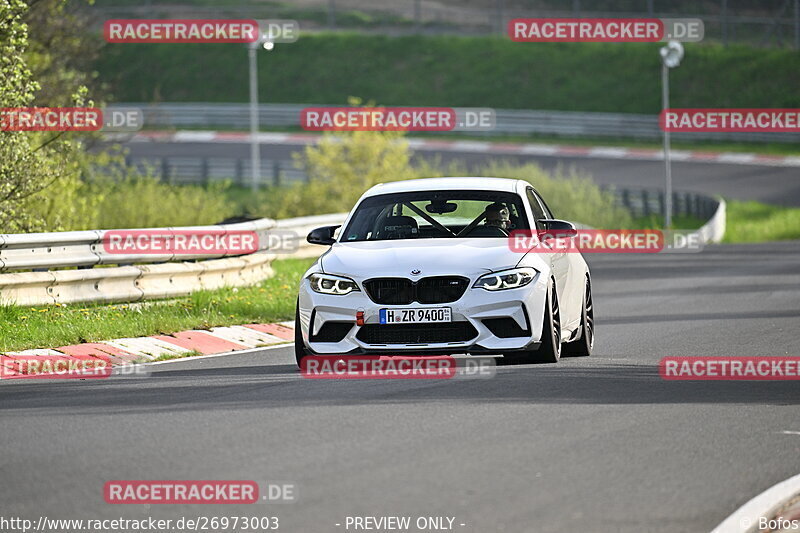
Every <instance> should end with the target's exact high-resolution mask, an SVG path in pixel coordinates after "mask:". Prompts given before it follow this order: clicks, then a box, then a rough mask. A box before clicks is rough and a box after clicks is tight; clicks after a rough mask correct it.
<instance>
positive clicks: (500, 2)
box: [495, 0, 504, 35]
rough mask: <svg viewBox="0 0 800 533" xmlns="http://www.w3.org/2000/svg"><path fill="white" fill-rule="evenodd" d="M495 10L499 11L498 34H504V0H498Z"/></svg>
mask: <svg viewBox="0 0 800 533" xmlns="http://www.w3.org/2000/svg"><path fill="white" fill-rule="evenodd" d="M495 8H496V10H497V33H499V34H500V35H502V34H503V32H504V30H503V18H504V16H503V0H496V4H495Z"/></svg>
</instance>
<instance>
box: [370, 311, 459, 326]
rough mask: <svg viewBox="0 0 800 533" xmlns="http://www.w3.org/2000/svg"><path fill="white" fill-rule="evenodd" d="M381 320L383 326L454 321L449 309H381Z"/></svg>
mask: <svg viewBox="0 0 800 533" xmlns="http://www.w3.org/2000/svg"><path fill="white" fill-rule="evenodd" d="M380 319H381V324H424V323H428V322H451V321H452V318H451V313H450V308H449V307H426V308H417V309H403V308H398V309H381V310H380Z"/></svg>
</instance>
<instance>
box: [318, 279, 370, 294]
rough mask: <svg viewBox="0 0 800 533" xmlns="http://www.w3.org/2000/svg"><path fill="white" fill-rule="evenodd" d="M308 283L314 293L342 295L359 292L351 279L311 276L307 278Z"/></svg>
mask: <svg viewBox="0 0 800 533" xmlns="http://www.w3.org/2000/svg"><path fill="white" fill-rule="evenodd" d="M308 281H309V283H310V284H311V289H312V290H313V291H314V292H319V293H322V294H337V295H343V294H350V293H351V292H354V291H358V290H360V289H359V288H358V285H357V284H356V282H355V281H353V280H352V279H350V278H343V277H341V276H332V275H330V274H311V275H310V276H308Z"/></svg>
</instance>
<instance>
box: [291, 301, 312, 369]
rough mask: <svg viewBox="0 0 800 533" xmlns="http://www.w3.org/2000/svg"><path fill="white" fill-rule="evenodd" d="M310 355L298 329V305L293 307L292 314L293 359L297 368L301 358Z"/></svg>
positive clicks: (301, 331) (301, 332)
mask: <svg viewBox="0 0 800 533" xmlns="http://www.w3.org/2000/svg"><path fill="white" fill-rule="evenodd" d="M309 355H311V354H310V353H309V351H308V350H307V349H306V345H305V343H303V330H301V329H300V304H299V302H298V305H297V306H296V307H295V312H294V358H295V360H296V361H297V366H298V367H300V361H302V360H303V357H307V356H309Z"/></svg>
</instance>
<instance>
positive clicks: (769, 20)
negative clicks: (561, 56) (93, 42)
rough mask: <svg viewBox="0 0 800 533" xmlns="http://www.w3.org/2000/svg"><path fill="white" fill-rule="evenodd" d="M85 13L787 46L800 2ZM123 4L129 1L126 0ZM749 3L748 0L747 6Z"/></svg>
mask: <svg viewBox="0 0 800 533" xmlns="http://www.w3.org/2000/svg"><path fill="white" fill-rule="evenodd" d="M110 3H111V2H107V3H104V6H103V7H93V8H91V9H90V10H88V11H89V13H90V14H92V15H95V16H96V18H97V19H98V24H99V23H100V22H101V21H102V20H103V19H106V18H225V17H230V18H255V19H280V18H284V19H287V18H288V19H296V20H298V21H299V22H300V26H301V31H314V30H320V29H327V30H338V29H346V30H349V31H353V30H356V31H365V32H376V33H381V34H394V35H397V34H410V33H412V34H413V33H427V34H447V33H452V34H461V35H464V34H471V35H485V34H491V33H495V34H504V33H505V31H506V25H507V23H508V21H509V20H511V19H513V18H529V17H575V18H607V17H611V18H628V17H633V18H640V17H648V18H652V17H657V18H700V19H702V20H703V21H704V23H705V38H706V40H709V39H711V40H716V41H720V42H722V43H723V44H725V45H726V46H727V45H728V44H729V43H746V44H751V45H757V46H793V47H794V48H795V49H800V6H798V0H766V1H764V0H762V1H761V2H758V3H755V2H752V3H747V2H738V3H737V5H736V6H731V5H729V4H730V2H729V0H712V1H709V2H702V3H698V2H681V1H671V2H666V1H663V0H662V1H659V2H658V4H657V5H656V2H655V1H654V0H628V1H622V2H616V3H614V4H612V6H613V5H617V6H620V9H617V10H615V9H613V7H611V6H610V5H609V4H610V3H609V2H606V1H603V0H571V1H569V2H568V1H564V0H534V1H529V2H525V3H524V4H523V5H520V2H515V1H513V0H483V1H474V2H470V3H469V5H465V4H466V3H465V2H463V1H461V0H439V1H436V2H432V1H429V0H391V1H389V0H383V1H382V2H381V1H374V0H311V1H308V2H304V5H303V7H295V6H292V5H289V4H288V3H284V4H279V3H270V4H268V5H258V4H251V5H238V6H237V5H229V6H215V7H204V6H198V5H188V4H184V5H181V4H179V3H177V2H175V3H170V4H168V5H163V4H162V5H152V3H151V2H150V1H149V0H146V1H145V2H143V3H142V4H140V5H117V6H114V5H109V4H110ZM126 3H127V2H126ZM748 4H749V5H748Z"/></svg>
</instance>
